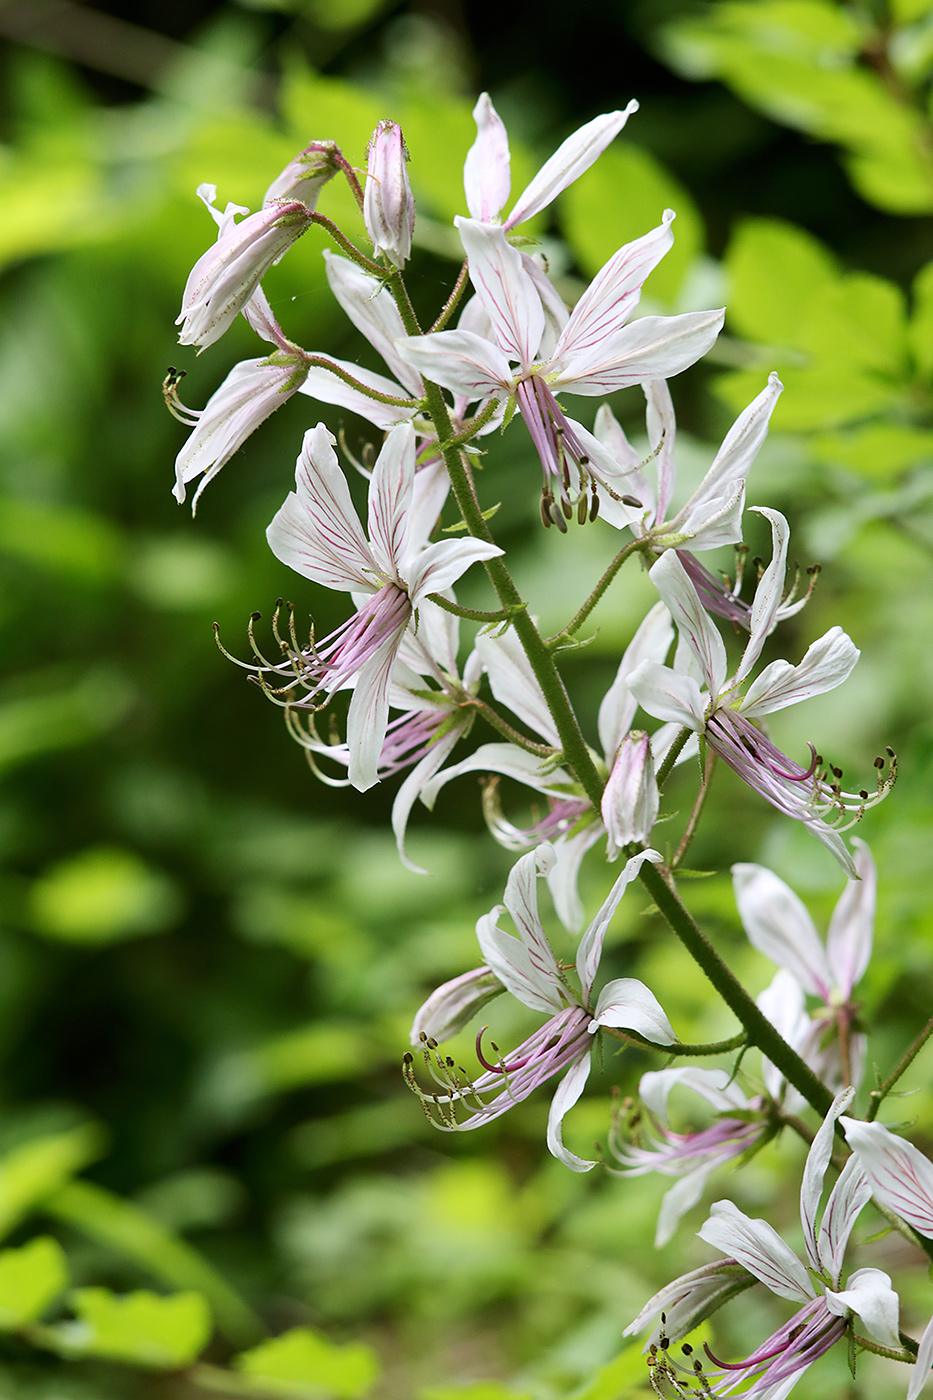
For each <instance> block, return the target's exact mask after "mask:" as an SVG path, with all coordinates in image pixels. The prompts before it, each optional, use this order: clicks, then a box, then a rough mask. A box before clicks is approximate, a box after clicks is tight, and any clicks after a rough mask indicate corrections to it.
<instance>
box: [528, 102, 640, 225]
mask: <svg viewBox="0 0 933 1400" xmlns="http://www.w3.org/2000/svg"><path fill="white" fill-rule="evenodd" d="M637 111H638V103H637V102H636V101H635V100H634V99H633V100H632V101H631V102H630V103H629V104H628V106H627V107H626V108H625V110H624V111H622V112H606V113H604V115H603V116H601V117H594V118H593V120H592V121H591V122H587V123H586V125H585V126H581V127H580V128H579V129H578V130H577V131H575V132H574V133H573V135H572V136H568V137H567V140H566V141H564V142H562V143H561V145H560V146H558V148H557V150H556V151H555V152H554V154H553V155H552V156H551V157H550V158H549V159H548V160H546V161H545V162H544V164H543V165H542V167H541V169H540V170H539V171H538V173H537V175H535V177H534V179H533V180H532V181H531V182H530V183H529V184H528V185H526V187H525V189H524V190H522V193H521V194H520V195H519V196H518V199H517V200H516V201H515V208H514V209H513V210H512V212H511V213H510V214H509V217H508V218H507V219H506V221H505V227H506V228H514V227H515V226H516V224H521V223H524V222H525V220H526V219H531V218H533V217H534V216H535V214H539V213H540V212H541V210H542V209H546V208H547V206H548V205H549V204H550V203H551V201H552V200H553V199H556V198H557V196H558V195H559V194H560V193H561V191H562V190H565V189H567V187H568V185H572V184H573V182H574V180H578V179H579V178H580V176H581V175H582V174H583V173H584V171H586V170H589V168H590V166H591V165H592V164H593V162H594V161H595V160H597V159H598V158H599V156H601V155H602V153H603V151H604V150H605V149H606V147H607V146H608V145H609V142H610V141H612V140H613V138H614V137H616V136H617V135H618V134H619V132H620V131H621V130H622V128H623V126H624V125H625V123H626V122H627V121H628V119H629V117H630V116H631V115H632V114H633V113H634V112H637Z"/></svg>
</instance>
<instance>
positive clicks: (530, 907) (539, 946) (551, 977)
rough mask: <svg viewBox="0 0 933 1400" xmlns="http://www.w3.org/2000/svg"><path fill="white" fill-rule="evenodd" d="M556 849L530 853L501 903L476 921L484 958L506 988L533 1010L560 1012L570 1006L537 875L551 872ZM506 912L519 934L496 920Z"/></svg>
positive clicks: (513, 873)
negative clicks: (542, 912)
mask: <svg viewBox="0 0 933 1400" xmlns="http://www.w3.org/2000/svg"><path fill="white" fill-rule="evenodd" d="M553 861H554V852H553V850H552V848H551V847H550V846H549V845H547V844H545V845H543V846H539V847H538V848H537V849H536V850H534V851H529V853H528V854H527V855H525V856H522V857H521V859H520V860H518V861H516V863H515V865H514V866H513V867H512V870H511V872H510V874H509V878H508V881H507V883H506V887H505V895H504V897H503V903H502V904H499V905H496V907H495V908H494V909H492V910H491V911H490V912H489V913H488V914H484V915H483V917H482V918H481V919H480V920H479V921H478V922H477V925H476V936H477V938H478V940H479V946H480V948H481V950H482V953H483V959H484V961H485V962H486V963H487V964H488V966H489V967H490V968H492V970H493V972H494V973H495V974H496V976H497V977H498V978H499V980H500V981H501V982H502V983H503V984H504V985H505V987H506V988H507V989H508V991H510V992H511V993H512V995H513V996H514V997H517V998H518V1000H519V1001H520V1002H522V1003H523V1004H524V1005H525V1006H528V1007H530V1008H531V1010H532V1011H544V1012H547V1013H551V1012H553V1011H561V1010H563V1008H564V1007H565V1006H566V1004H567V996H566V992H565V986H564V983H563V982H562V980H561V977H560V972H559V971H558V967H557V959H556V958H555V957H554V954H553V952H552V951H551V945H550V943H548V941H547V938H546V937H545V933H544V929H543V928H542V927H541V920H540V919H539V917H538V877H539V876H540V875H544V874H546V873H547V871H548V870H549V869H550V868H551V865H552V864H553ZM503 911H507V912H508V913H509V915H510V916H511V919H512V922H513V923H514V925H515V928H516V930H517V934H518V936H517V937H515V936H514V935H513V934H510V933H506V932H505V931H504V930H503V929H501V928H500V927H499V924H498V920H499V918H500V916H501V915H502V913H503Z"/></svg>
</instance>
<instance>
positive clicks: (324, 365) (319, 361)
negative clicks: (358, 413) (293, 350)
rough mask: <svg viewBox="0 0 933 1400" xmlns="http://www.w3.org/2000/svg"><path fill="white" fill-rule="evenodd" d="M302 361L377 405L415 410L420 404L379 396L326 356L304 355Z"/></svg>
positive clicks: (411, 400) (379, 394)
mask: <svg viewBox="0 0 933 1400" xmlns="http://www.w3.org/2000/svg"><path fill="white" fill-rule="evenodd" d="M304 361H305V364H308V365H312V366H314V367H316V368H318V369H326V370H328V371H329V373H330V374H335V375H336V376H337V378H338V379H342V380H343V381H344V383H345V384H349V385H350V386H351V388H353V389H358V390H359V392H360V393H361V394H365V395H366V397H367V398H369V399H375V400H376V401H377V403H387V404H390V405H391V406H392V407H393V408H417V407H418V406H419V404H420V403H421V400H420V399H394V398H392V397H391V395H389V394H381V393H380V392H379V390H378V389H371V388H370V387H369V385H368V384H364V383H363V382H362V380H359V379H354V377H353V375H352V374H350V373H348V371H347V370H345V369H341V367H340V365H335V364H334V362H333V360H329V359H328V358H327V356H326V355H305V356H304Z"/></svg>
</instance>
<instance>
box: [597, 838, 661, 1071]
mask: <svg viewBox="0 0 933 1400" xmlns="http://www.w3.org/2000/svg"><path fill="white" fill-rule="evenodd" d="M636 858H637V857H636ZM600 1026H615V1027H617V1028H618V1029H619V1030H626V1031H635V1033H636V1034H637V1035H641V1036H644V1038H645V1039H646V1040H651V1041H653V1042H654V1043H655V1044H656V1045H676V1044H677V1036H676V1035H675V1034H674V1028H673V1026H672V1025H671V1023H670V1021H669V1020H668V1019H667V1013H666V1012H665V1010H664V1008H663V1007H662V1005H661V1003H660V1002H659V1001H658V999H657V997H656V996H655V994H654V992H652V991H651V990H650V988H648V987H646V986H645V984H644V982H639V980H638V978H637V977H617V978H616V979H615V981H614V982H607V983H606V985H605V987H603V989H602V991H601V992H600V994H599V999H598V1001H597V1002H596V1010H595V1011H594V1013H593V1019H592V1021H591V1022H590V1025H589V1029H590V1030H591V1031H593V1032H594V1033H595V1031H597V1030H598V1029H599V1027H600Z"/></svg>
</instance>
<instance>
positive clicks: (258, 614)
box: [250, 612, 262, 622]
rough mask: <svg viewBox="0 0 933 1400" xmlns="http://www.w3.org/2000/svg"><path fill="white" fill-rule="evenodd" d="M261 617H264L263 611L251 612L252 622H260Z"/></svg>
mask: <svg viewBox="0 0 933 1400" xmlns="http://www.w3.org/2000/svg"><path fill="white" fill-rule="evenodd" d="M261 617H262V613H261V612H251V613H250V620H251V621H252V622H258V621H259V619H260V618H261Z"/></svg>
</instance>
